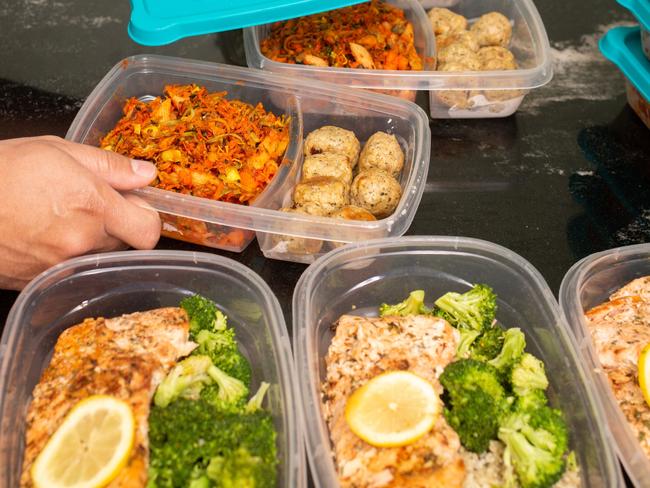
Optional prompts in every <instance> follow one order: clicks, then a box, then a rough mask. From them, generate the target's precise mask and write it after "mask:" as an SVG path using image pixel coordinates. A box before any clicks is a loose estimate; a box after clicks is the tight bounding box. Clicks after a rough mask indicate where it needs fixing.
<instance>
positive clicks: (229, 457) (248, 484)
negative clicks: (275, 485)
mask: <svg viewBox="0 0 650 488" xmlns="http://www.w3.org/2000/svg"><path fill="white" fill-rule="evenodd" d="M269 468H273V466H269V465H268V464H266V463H264V462H263V460H262V459H261V458H259V457H257V456H253V455H251V453H250V452H249V451H248V450H247V449H245V448H241V447H240V448H239V449H237V450H235V451H232V452H230V453H228V454H226V455H223V456H215V457H213V458H212V459H211V460H210V464H208V467H207V469H206V474H207V476H208V478H209V479H211V480H212V481H213V482H214V483H215V486H216V487H217V488H258V487H262V486H268V481H267V479H268V477H269V476H272V475H273V473H269Z"/></svg>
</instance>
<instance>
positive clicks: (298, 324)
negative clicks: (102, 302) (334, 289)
mask: <svg viewBox="0 0 650 488" xmlns="http://www.w3.org/2000/svg"><path fill="white" fill-rule="evenodd" d="M400 248H401V249H404V250H406V248H408V250H416V249H419V248H422V249H424V250H428V251H431V252H445V251H462V252H464V253H470V254H471V253H476V254H478V253H483V254H484V255H490V254H491V255H495V254H496V255H498V256H500V257H501V258H504V259H506V260H508V261H509V262H510V263H511V264H513V265H514V266H516V267H518V268H520V269H521V270H522V271H524V272H525V273H526V274H528V275H529V276H530V278H531V280H532V281H533V282H534V283H535V284H536V285H537V287H538V288H539V291H540V292H541V295H540V296H539V299H540V300H541V301H543V303H544V304H545V305H546V306H547V307H548V308H549V310H552V311H553V314H554V315H555V323H556V329H555V330H554V332H555V333H556V334H557V335H558V336H559V337H560V341H561V342H563V343H564V344H565V345H566V346H567V347H566V349H567V352H568V354H569V355H570V357H571V360H572V361H573V364H575V366H576V368H577V371H576V376H577V377H578V381H579V383H580V384H581V386H582V388H583V392H584V395H585V397H586V399H585V401H586V403H587V404H588V405H590V406H591V415H592V420H593V422H592V425H595V426H597V427H596V428H597V429H598V435H597V438H599V439H600V441H601V442H600V444H601V445H602V446H603V451H602V453H601V455H600V461H602V462H603V463H604V464H601V465H602V466H603V471H604V472H605V474H606V475H607V476H609V479H608V481H610V482H615V485H614V486H620V487H624V486H625V482H624V480H623V475H622V472H621V469H620V465H619V464H618V463H617V462H614V460H615V457H614V453H613V451H612V450H611V447H610V444H611V443H610V442H608V441H610V439H609V437H610V436H611V434H610V432H609V430H608V429H607V428H606V427H605V426H606V424H605V420H604V414H603V411H602V405H601V404H600V402H599V401H598V396H597V394H596V392H595V391H594V387H593V386H592V385H591V384H590V383H589V382H588V381H587V378H588V374H587V371H586V367H585V366H584V365H583V364H582V363H581V362H579V356H578V353H577V346H576V343H575V340H574V337H573V336H572V335H571V334H570V333H569V332H568V327H567V325H566V319H565V317H564V314H563V312H562V310H561V309H560V307H559V306H558V304H557V301H556V300H555V298H554V296H553V294H552V292H551V290H550V288H549V287H548V284H547V283H546V281H545V280H544V278H543V277H542V275H541V274H540V273H539V271H538V270H537V269H536V268H535V267H534V266H533V265H532V264H531V263H530V262H528V261H527V260H526V259H524V258H523V257H521V256H520V255H519V254H517V253H515V252H513V251H511V250H510V249H508V248H506V247H503V246H501V245H498V244H494V243H491V242H489V241H485V240H481V239H475V238H468V237H459V236H405V237H400V238H384V239H373V240H370V241H366V242H363V243H353V244H348V245H346V246H344V247H341V248H338V249H335V250H333V251H330V252H329V253H327V254H325V255H324V256H321V257H320V258H319V259H318V260H316V261H315V262H314V263H313V264H311V265H310V266H309V267H308V268H307V270H306V271H305V272H304V273H303V274H302V276H301V277H300V279H299V280H298V283H297V284H296V288H295V291H294V295H293V303H292V307H293V348H294V356H295V366H296V368H300V369H299V370H300V371H302V370H305V371H307V372H308V371H309V368H308V366H309V365H311V364H313V361H314V358H313V357H312V356H313V354H312V353H311V352H310V351H309V350H308V348H307V347H306V338H307V336H308V335H309V334H313V330H311V329H312V327H311V325H307V324H308V319H307V317H306V310H307V309H308V308H309V303H310V302H311V299H310V296H309V292H310V290H312V289H313V287H314V284H315V282H316V280H317V279H318V278H319V277H320V276H322V275H323V269H324V268H326V267H327V266H328V265H329V264H330V263H332V262H336V261H343V259H344V258H345V257H346V256H347V255H350V254H355V253H359V252H361V254H360V255H359V256H355V260H356V259H362V257H365V256H367V257H368V258H372V256H376V255H378V252H377V251H378V250H380V249H381V250H382V251H384V252H383V253H382V254H384V255H385V254H387V253H386V251H388V252H389V253H390V251H391V250H392V251H396V250H397V251H396V252H399V251H398V249H400ZM298 381H299V382H300V384H299V392H300V400H301V401H302V406H303V422H304V425H303V432H304V433H305V434H304V435H305V445H306V447H307V455H308V456H307V457H308V460H309V464H310V466H311V469H312V471H313V472H314V473H318V472H319V471H321V469H319V464H317V460H316V451H317V449H318V446H319V441H320V440H321V439H320V436H319V434H320V429H318V428H313V427H314V426H310V425H308V420H307V419H308V417H309V415H310V414H314V413H316V412H315V408H314V406H318V405H320V399H319V396H318V392H317V391H316V390H315V388H314V385H313V384H312V378H311V377H310V373H307V374H299V375H298ZM318 415H320V411H318ZM310 427H312V428H310ZM328 441H329V438H328ZM322 449H323V448H321V450H322ZM324 449H326V451H327V452H330V447H329V444H328V445H327V446H325V447H324ZM329 458H330V459H331V456H330V457H329ZM328 465H330V466H328V467H326V468H325V469H326V470H328V471H331V469H328V468H331V467H332V465H331V463H328ZM315 482H316V486H317V487H318V488H320V486H321V485H320V484H319V480H318V478H317V477H316V476H315Z"/></svg>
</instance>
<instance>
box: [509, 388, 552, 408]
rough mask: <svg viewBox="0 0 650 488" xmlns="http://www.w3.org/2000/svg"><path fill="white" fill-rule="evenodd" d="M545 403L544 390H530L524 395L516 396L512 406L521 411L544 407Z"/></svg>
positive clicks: (546, 401) (546, 400) (546, 399)
mask: <svg viewBox="0 0 650 488" xmlns="http://www.w3.org/2000/svg"><path fill="white" fill-rule="evenodd" d="M547 403H548V398H546V393H544V390H530V391H529V392H528V393H526V394H525V395H523V396H519V397H517V399H516V400H515V404H514V408H515V410H519V411H522V412H523V411H525V410H535V409H537V408H541V407H544V406H546V405H547Z"/></svg>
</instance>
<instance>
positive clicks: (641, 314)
mask: <svg viewBox="0 0 650 488" xmlns="http://www.w3.org/2000/svg"><path fill="white" fill-rule="evenodd" d="M609 298H610V299H609V301H607V302H605V303H603V304H601V305H598V306H596V307H594V308H592V309H591V310H589V311H588V312H586V314H585V318H586V321H587V326H588V328H589V332H590V333H591V337H592V340H593V343H594V347H595V349H596V352H597V354H598V358H599V360H600V363H601V364H602V366H603V370H604V372H605V373H606V374H607V378H608V379H609V382H610V385H611V387H612V391H613V392H614V396H615V397H616V400H617V401H618V403H619V406H620V407H621V410H622V411H623V413H624V414H625V417H626V419H627V421H628V423H629V424H630V426H631V427H632V430H633V431H634V434H635V435H636V437H637V439H638V440H639V443H640V444H641V447H642V449H643V451H644V452H645V455H646V456H648V457H650V407H648V405H647V404H646V402H645V400H644V398H643V393H642V392H641V388H640V387H639V378H638V373H637V363H638V361H639V355H640V354H641V350H642V349H643V348H644V347H645V346H646V345H647V344H648V343H650V277H647V276H646V277H643V278H638V279H636V280H634V281H632V282H630V283H628V284H627V285H625V286H624V287H622V288H620V289H619V290H617V291H616V292H615V293H613V294H612V295H611V296H610V297H609Z"/></svg>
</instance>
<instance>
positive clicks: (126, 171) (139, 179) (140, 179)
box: [60, 141, 156, 190]
mask: <svg viewBox="0 0 650 488" xmlns="http://www.w3.org/2000/svg"><path fill="white" fill-rule="evenodd" d="M60 144H61V148H62V149H63V150H64V151H65V152H67V153H68V154H69V155H70V156H71V157H72V158H74V159H75V160H76V161H77V162H79V163H80V164H81V165H82V166H85V167H86V168H88V169H89V170H90V171H92V172H93V173H95V174H96V175H97V176H99V177H100V178H102V179H103V180H104V181H106V182H107V183H108V184H109V185H110V186H112V187H113V188H115V189H116V190H133V189H135V188H141V187H143V186H147V185H148V184H149V183H151V181H152V180H153V179H154V178H155V177H156V166H155V165H154V164H152V163H150V162H148V161H140V160H137V159H129V158H127V157H126V156H122V155H120V154H117V153H114V152H113V151H107V150H105V149H99V148H97V147H92V146H87V145H85V144H77V143H74V142H68V141H61V143H60Z"/></svg>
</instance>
